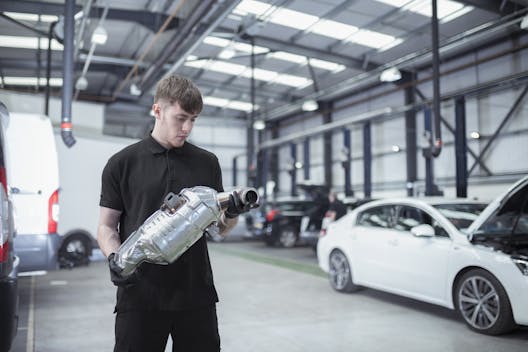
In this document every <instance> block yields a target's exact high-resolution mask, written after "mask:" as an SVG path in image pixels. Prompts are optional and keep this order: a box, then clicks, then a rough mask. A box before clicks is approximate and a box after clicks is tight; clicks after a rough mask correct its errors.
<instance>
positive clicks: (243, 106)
mask: <svg viewBox="0 0 528 352" xmlns="http://www.w3.org/2000/svg"><path fill="white" fill-rule="evenodd" d="M226 107H227V108H229V109H234V110H241V111H245V112H250V111H252V110H253V104H251V103H248V102H245V101H238V100H230V101H229V103H227V106H226ZM257 109H258V106H257V105H255V110H257Z"/></svg>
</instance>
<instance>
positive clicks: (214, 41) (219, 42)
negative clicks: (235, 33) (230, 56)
mask: <svg viewBox="0 0 528 352" xmlns="http://www.w3.org/2000/svg"><path fill="white" fill-rule="evenodd" d="M203 42H204V43H205V44H209V45H214V46H219V47H221V48H225V47H227V46H229V43H231V41H230V40H228V39H224V38H218V37H212V36H207V37H205V38H204V40H203Z"/></svg>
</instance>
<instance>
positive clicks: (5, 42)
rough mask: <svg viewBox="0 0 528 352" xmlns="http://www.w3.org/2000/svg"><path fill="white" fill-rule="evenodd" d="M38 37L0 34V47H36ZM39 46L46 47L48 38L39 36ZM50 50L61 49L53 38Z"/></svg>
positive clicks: (60, 45)
mask: <svg viewBox="0 0 528 352" xmlns="http://www.w3.org/2000/svg"><path fill="white" fill-rule="evenodd" d="M38 44H39V38H37V37H22V36H14V35H0V47H5V48H20V49H38ZM40 48H41V49H47V48H48V38H40ZM51 50H63V47H62V44H60V43H59V42H58V41H56V40H55V39H52V40H51Z"/></svg>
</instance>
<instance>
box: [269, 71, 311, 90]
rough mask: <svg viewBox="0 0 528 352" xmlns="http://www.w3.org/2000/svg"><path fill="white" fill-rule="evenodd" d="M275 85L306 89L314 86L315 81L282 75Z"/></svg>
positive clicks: (278, 77)
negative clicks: (311, 85)
mask: <svg viewBox="0 0 528 352" xmlns="http://www.w3.org/2000/svg"><path fill="white" fill-rule="evenodd" d="M274 83H279V84H283V85H286V86H290V87H295V88H304V87H307V86H309V85H310V84H312V83H313V81H312V80H311V79H308V78H304V77H299V76H292V75H287V74H281V75H278V76H277V78H276V79H275V80H274Z"/></svg>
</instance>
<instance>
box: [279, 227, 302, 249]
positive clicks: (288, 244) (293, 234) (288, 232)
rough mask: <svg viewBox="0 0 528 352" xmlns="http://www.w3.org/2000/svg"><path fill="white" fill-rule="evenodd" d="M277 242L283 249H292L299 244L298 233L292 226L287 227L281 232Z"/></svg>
mask: <svg viewBox="0 0 528 352" xmlns="http://www.w3.org/2000/svg"><path fill="white" fill-rule="evenodd" d="M277 241H278V244H279V245H280V246H281V247H284V248H292V247H293V246H295V243H296V242H297V231H295V229H294V228H293V227H292V226H286V227H284V228H283V229H282V230H281V231H280V233H279V238H278V240H277Z"/></svg>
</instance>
